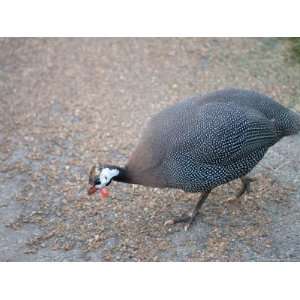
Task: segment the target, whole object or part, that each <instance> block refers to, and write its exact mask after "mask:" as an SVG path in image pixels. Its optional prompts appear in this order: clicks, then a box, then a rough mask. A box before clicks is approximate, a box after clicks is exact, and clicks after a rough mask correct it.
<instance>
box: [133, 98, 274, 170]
mask: <svg viewBox="0 0 300 300" xmlns="http://www.w3.org/2000/svg"><path fill="white" fill-rule="evenodd" d="M277 140H278V139H277V137H276V132H275V131H274V124H273V123H272V121H270V120H268V119H267V118H265V117H264V116H263V115H262V114H261V113H259V112H257V111H255V110H251V109H248V108H247V109H245V108H243V107H238V106H237V105H235V104H232V103H207V104H205V105H200V106H199V105H195V104H194V102H193V101H191V102H189V101H184V102H181V103H179V104H177V105H175V106H172V107H170V108H168V109H165V110H163V111H162V112H160V113H159V114H157V115H155V116H154V117H153V118H152V119H151V120H150V122H149V123H148V124H147V126H146V128H145V129H144V131H143V134H142V137H141V139H140V142H139V144H138V146H137V147H136V149H135V151H134V152H133V153H132V155H131V157H130V159H129V162H128V166H129V168H130V169H132V170H138V172H139V173H146V172H152V170H159V168H160V167H161V165H162V164H167V163H168V160H173V159H174V158H175V160H177V161H178V163H179V164H180V160H182V161H184V160H185V159H190V160H193V161H194V163H195V164H196V165H199V164H201V163H205V164H214V165H226V164H230V163H231V162H232V161H235V160H238V159H240V158H241V157H243V156H246V155H247V154H249V153H251V152H253V151H255V150H259V149H261V148H264V147H270V146H271V145H273V144H274V143H275V142H276V141H277Z"/></svg>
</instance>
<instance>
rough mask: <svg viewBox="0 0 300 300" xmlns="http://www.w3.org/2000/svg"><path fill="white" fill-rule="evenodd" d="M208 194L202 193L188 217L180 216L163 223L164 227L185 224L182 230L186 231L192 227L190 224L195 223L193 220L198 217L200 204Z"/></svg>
mask: <svg viewBox="0 0 300 300" xmlns="http://www.w3.org/2000/svg"><path fill="white" fill-rule="evenodd" d="M209 193H210V192H204V193H202V194H201V196H200V199H199V200H198V202H197V204H196V206H195V207H194V209H193V211H192V213H191V214H190V216H181V217H178V218H175V219H172V220H168V221H166V222H165V225H173V224H176V223H187V224H186V225H185V227H184V230H185V231H187V230H188V229H189V228H190V226H191V225H192V223H193V222H194V221H195V218H196V216H197V215H198V213H199V210H200V208H201V206H202V204H203V203H204V201H205V200H206V198H207V197H208V195H209Z"/></svg>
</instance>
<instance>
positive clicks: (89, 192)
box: [87, 185, 97, 196]
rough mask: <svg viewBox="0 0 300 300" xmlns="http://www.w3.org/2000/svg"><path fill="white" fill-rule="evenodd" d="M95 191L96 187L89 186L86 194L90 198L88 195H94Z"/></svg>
mask: <svg viewBox="0 0 300 300" xmlns="http://www.w3.org/2000/svg"><path fill="white" fill-rule="evenodd" d="M96 191H97V189H96V186H94V185H91V186H90V187H89V188H88V191H87V192H88V195H89V196H90V195H92V194H94V193H96Z"/></svg>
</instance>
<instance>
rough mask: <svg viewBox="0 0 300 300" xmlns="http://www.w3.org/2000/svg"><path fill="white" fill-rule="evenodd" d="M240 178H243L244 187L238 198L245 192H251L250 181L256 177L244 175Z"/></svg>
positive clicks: (238, 193)
mask: <svg viewBox="0 0 300 300" xmlns="http://www.w3.org/2000/svg"><path fill="white" fill-rule="evenodd" d="M240 179H241V182H242V187H241V189H240V190H239V191H238V192H237V194H236V198H240V197H241V196H242V195H243V194H244V193H245V192H246V193H249V192H250V183H251V182H253V181H255V179H254V178H250V177H247V176H242V177H241V178H240Z"/></svg>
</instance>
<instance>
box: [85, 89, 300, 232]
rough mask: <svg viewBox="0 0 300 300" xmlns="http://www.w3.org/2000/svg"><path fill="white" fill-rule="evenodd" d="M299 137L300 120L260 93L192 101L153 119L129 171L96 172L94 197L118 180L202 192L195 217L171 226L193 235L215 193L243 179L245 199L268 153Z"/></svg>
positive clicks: (232, 92) (102, 168) (100, 168)
mask: <svg viewBox="0 0 300 300" xmlns="http://www.w3.org/2000/svg"><path fill="white" fill-rule="evenodd" d="M299 131H300V116H299V114H297V113H296V112H293V111H291V110H289V109H287V108H285V107H284V106H282V105H281V104H279V103H277V102H275V101H274V100H273V99H272V98H270V97H268V96H265V95H263V94H260V93H258V92H255V91H249V90H240V89H227V90H221V91H217V92H213V93H210V94H207V95H204V96H195V97H191V98H188V99H186V100H184V101H181V102H179V103H177V104H175V105H173V106H171V107H168V108H166V109H164V110H162V111H161V112H160V113H158V114H156V115H155V116H154V117H152V119H151V120H150V121H149V122H148V124H147V126H146V127H145V129H144V131H143V134H142V136H141V139H140V141H139V143H138V145H137V147H136V149H135V150H134V151H133V153H132V154H131V156H130V158H129V160H128V163H127V164H126V166H125V167H118V166H114V165H101V164H99V165H97V166H94V167H93V168H92V169H91V171H90V176H89V183H90V188H89V194H92V193H94V192H95V191H96V190H101V189H103V188H104V187H105V186H107V185H109V184H110V183H111V181H112V180H115V181H121V182H126V183H131V184H140V185H144V186H151V187H159V188H176V189H182V190H184V191H186V192H192V193H197V192H201V196H200V199H199V200H198V202H197V204H196V206H195V208H194V210H193V211H192V213H191V214H189V215H187V216H183V217H179V218H175V219H173V220H171V221H168V222H166V224H171V223H172V224H175V223H178V222H185V223H186V226H185V229H187V228H188V227H189V226H190V225H191V224H192V223H193V221H194V220H195V217H196V216H197V214H198V212H199V209H200V208H201V206H202V204H203V203H204V201H205V199H206V198H207V197H208V195H209V193H210V191H211V190H212V189H213V188H215V187H217V186H219V185H222V184H225V183H227V182H230V181H232V180H234V179H238V178H240V179H241V182H242V188H241V190H240V191H239V192H238V194H237V197H240V196H241V195H242V194H243V193H244V192H245V191H247V190H248V189H249V184H250V182H251V181H252V180H251V178H249V177H247V176H246V175H247V174H248V173H249V172H250V171H251V170H252V169H253V168H254V167H255V166H256V164H257V163H258V162H259V161H260V160H261V159H262V158H263V156H264V155H265V153H266V152H267V150H268V148H269V147H271V146H272V145H274V144H275V143H277V142H278V141H279V140H280V139H281V138H282V137H284V136H288V135H293V134H296V133H298V132H299Z"/></svg>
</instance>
